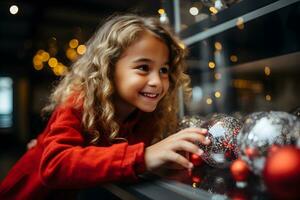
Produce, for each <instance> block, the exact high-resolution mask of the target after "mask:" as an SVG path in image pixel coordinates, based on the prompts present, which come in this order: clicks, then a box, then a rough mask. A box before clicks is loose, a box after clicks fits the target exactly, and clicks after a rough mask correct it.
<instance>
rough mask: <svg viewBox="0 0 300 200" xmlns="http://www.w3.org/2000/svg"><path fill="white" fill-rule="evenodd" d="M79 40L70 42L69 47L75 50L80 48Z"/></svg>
mask: <svg viewBox="0 0 300 200" xmlns="http://www.w3.org/2000/svg"><path fill="white" fill-rule="evenodd" d="M78 43H79V42H78V40H77V39H72V40H71V41H70V42H69V47H70V48H72V49H75V48H76V47H77V46H78Z"/></svg>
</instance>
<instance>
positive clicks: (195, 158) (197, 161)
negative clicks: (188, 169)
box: [190, 154, 203, 166]
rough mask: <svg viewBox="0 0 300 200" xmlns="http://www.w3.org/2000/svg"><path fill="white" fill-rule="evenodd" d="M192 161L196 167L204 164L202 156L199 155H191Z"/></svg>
mask: <svg viewBox="0 0 300 200" xmlns="http://www.w3.org/2000/svg"><path fill="white" fill-rule="evenodd" d="M190 161H191V163H193V165H194V166H200V165H202V164H203V160H202V158H201V156H199V155H197V154H190Z"/></svg>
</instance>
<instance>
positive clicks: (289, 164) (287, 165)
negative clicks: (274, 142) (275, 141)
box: [263, 146, 300, 199]
mask: <svg viewBox="0 0 300 200" xmlns="http://www.w3.org/2000/svg"><path fill="white" fill-rule="evenodd" d="M263 178H264V181H265V184H266V186H267V189H268V191H269V192H270V194H271V195H272V196H274V198H276V199H277V198H278V199H300V149H298V148H296V147H292V146H285V147H282V148H279V149H277V150H276V151H275V152H274V153H272V154H271V155H270V156H268V157H267V159H266V164H265V167H264V170H263Z"/></svg>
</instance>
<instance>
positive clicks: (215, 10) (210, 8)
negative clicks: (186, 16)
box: [209, 7, 218, 14]
mask: <svg viewBox="0 0 300 200" xmlns="http://www.w3.org/2000/svg"><path fill="white" fill-rule="evenodd" d="M209 11H210V12H212V13H213V14H217V13H218V10H217V9H216V8H215V7H209Z"/></svg>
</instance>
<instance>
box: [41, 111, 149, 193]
mask: <svg viewBox="0 0 300 200" xmlns="http://www.w3.org/2000/svg"><path fill="white" fill-rule="evenodd" d="M81 130H82V127H81V117H80V116H79V114H78V112H76V111H75V110H74V109H72V108H63V109H59V110H58V111H57V113H56V116H55V119H54V120H53V123H52V124H50V128H49V133H48V135H47V136H46V137H45V138H44V141H43V145H44V152H43V155H42V158H41V163H40V168H39V169H40V170H39V172H40V176H41V179H42V181H43V183H44V184H45V185H47V186H50V187H55V188H85V187H93V186H96V185H100V184H101V183H105V182H112V181H120V180H127V179H136V174H137V173H139V172H143V171H144V170H145V163H144V144H143V143H138V144H135V145H128V143H120V144H115V145H112V146H110V147H96V146H87V147H83V145H84V142H85V141H84V138H83V135H82V133H81Z"/></svg>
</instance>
